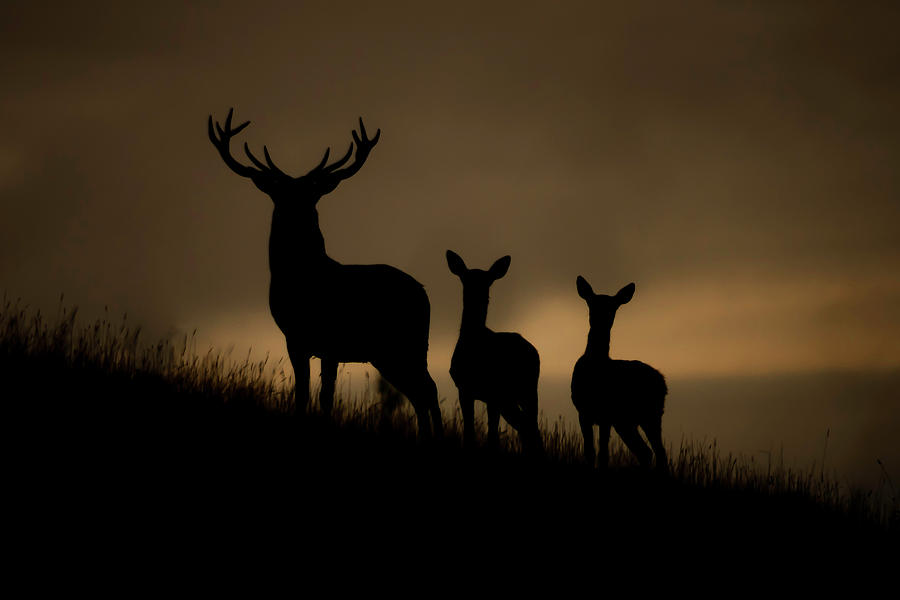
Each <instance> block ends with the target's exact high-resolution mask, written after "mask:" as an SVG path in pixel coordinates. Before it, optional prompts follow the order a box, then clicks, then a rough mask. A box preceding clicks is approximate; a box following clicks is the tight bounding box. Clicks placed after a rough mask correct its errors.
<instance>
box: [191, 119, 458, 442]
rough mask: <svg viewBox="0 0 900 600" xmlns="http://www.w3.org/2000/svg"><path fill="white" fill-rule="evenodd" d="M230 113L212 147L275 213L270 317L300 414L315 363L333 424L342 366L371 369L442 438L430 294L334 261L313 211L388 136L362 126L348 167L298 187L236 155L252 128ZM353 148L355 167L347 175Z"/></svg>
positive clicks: (423, 430) (319, 170)
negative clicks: (431, 360) (236, 141)
mask: <svg viewBox="0 0 900 600" xmlns="http://www.w3.org/2000/svg"><path fill="white" fill-rule="evenodd" d="M233 113H234V109H231V110H229V111H228V117H227V118H226V119H225V126H224V128H223V127H222V126H220V125H219V123H218V122H215V123H213V118H212V116H211V115H210V117H209V139H210V141H211V142H212V143H213V145H214V146H215V147H216V149H217V150H218V151H219V154H220V155H221V156H222V160H223V161H225V164H226V165H227V166H228V167H229V168H230V169H231V170H232V171H234V172H235V173H237V174H238V175H241V176H242V177H247V178H249V179H250V180H251V181H252V182H253V183H254V185H256V187H257V188H258V189H259V190H260V191H262V192H264V193H265V194H267V195H268V196H269V197H270V198H271V199H272V202H273V203H274V210H273V212H272V229H271V233H270V235H269V269H270V271H271V281H270V286H269V308H270V310H271V312H272V317H273V318H274V319H275V323H276V324H277V325H278V327H279V328H280V329H281V331H282V333H284V336H285V340H286V342H287V349H288V355H289V356H290V360H291V364H292V365H293V367H294V372H295V379H296V388H295V393H294V398H295V407H296V409H297V412H298V413H299V412H302V411H303V410H305V408H306V405H307V403H308V401H309V361H310V358H312V357H313V356H315V357H318V358H320V359H321V368H322V388H321V392H320V395H319V401H320V404H321V406H322V409H323V411H324V412H325V413H326V414H329V413H330V412H331V408H332V405H333V399H334V384H335V378H336V377H337V367H338V363H341V362H368V363H371V364H372V365H373V366H374V367H375V368H376V369H378V371H379V373H380V374H381V376H382V377H384V378H385V379H386V380H388V381H389V382H390V383H391V384H393V386H394V387H395V388H397V389H398V390H399V391H400V392H401V393H403V395H405V396H406V397H407V398H408V399H409V401H410V402H411V403H412V405H413V408H414V409H415V411H416V417H417V421H418V426H419V433H420V435H423V436H425V437H428V436H430V435H431V433H434V434H435V435H440V434H441V433H442V432H443V422H442V419H441V411H440V407H439V406H438V400H437V388H436V387H435V384H434V380H433V379H432V378H431V375H430V374H429V373H428V364H427V360H428V359H427V353H428V329H429V322H430V313H431V306H430V304H429V301H428V295H427V294H426V293H425V288H424V287H422V284H420V283H419V282H418V281H416V280H415V279H413V278H412V277H410V276H409V275H407V274H406V273H404V272H403V271H400V270H399V269H396V268H394V267H390V266H387V265H344V264H341V263H339V262H337V261H335V260H334V259H332V258H330V257H329V256H328V255H327V254H326V252H325V240H324V238H323V237H322V232H321V231H320V229H319V214H318V212H317V210H316V203H317V202H318V201H319V199H320V198H321V197H322V196H324V195H325V194H328V193H329V192H331V191H333V190H334V189H335V188H336V187H337V186H338V184H339V183H340V182H341V181H343V180H345V179H347V178H349V177H352V176H353V175H354V174H356V172H357V171H359V169H360V167H362V166H363V164H364V163H365V162H366V158H368V156H369V152H371V150H372V148H373V147H374V146H375V144H376V143H378V139H379V138H380V136H381V130H380V129H379V130H378V131H376V132H375V136H374V137H373V138H371V139H369V138H368V136H367V134H366V128H365V126H364V125H363V121H362V118H360V119H359V133H357V132H356V131H355V130H354V131H353V132H352V136H353V142H351V143H350V148H349V149H348V150H347V152H346V154H344V156H343V157H342V158H340V159H338V160H337V161H335V162H333V163H331V164H328V155H329V153H330V151H331V149H330V148H328V149H326V150H325V155H324V156H323V157H322V160H321V161H320V162H319V164H318V165H316V166H315V167H313V169H312V170H310V171H309V172H308V173H306V174H305V175H301V176H299V177H292V176H290V175H287V174H285V173H284V172H283V171H282V170H281V169H279V168H278V167H277V166H276V165H275V163H274V162H273V161H272V158H271V156H270V155H269V150H268V148H266V147H265V146H263V155H264V156H265V163H263V162H262V161H260V160H259V159H257V158H256V157H255V156H254V155H253V153H251V152H250V148H249V146H248V145H247V144H246V143H245V144H244V152H245V153H246V154H247V158H248V159H250V162H251V163H253V166H248V165H244V164H242V163H241V162H240V161H238V160H236V159H235V158H234V157H233V156H232V155H231V150H230V142H231V138H232V137H234V136H235V135H237V134H238V133H239V132H240V131H241V130H242V129H244V128H245V127H246V126H247V125H249V124H250V121H247V122H245V123H242V124H241V125H238V126H237V127H232V125H231V119H232V115H233ZM354 144H355V145H356V155H355V156H354V159H353V162H352V163H350V164H349V165H348V166H346V167H344V165H345V164H346V163H347V162H348V161H349V160H350V157H351V155H352V154H353V147H354ZM341 167H343V168H341ZM429 414H430V416H431V423H430V424H429V421H428V417H429ZM432 428H433V432H432Z"/></svg>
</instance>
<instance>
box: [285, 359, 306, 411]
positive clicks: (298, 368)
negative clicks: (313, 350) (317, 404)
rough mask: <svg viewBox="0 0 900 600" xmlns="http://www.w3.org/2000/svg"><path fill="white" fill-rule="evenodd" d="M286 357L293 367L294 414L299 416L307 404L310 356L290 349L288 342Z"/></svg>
mask: <svg viewBox="0 0 900 600" xmlns="http://www.w3.org/2000/svg"><path fill="white" fill-rule="evenodd" d="M288 356H290V358H291V366H293V367H294V412H295V413H296V414H298V415H301V414H303V413H304V412H305V411H306V406H307V404H309V359H310V355H309V354H306V353H305V352H302V351H300V350H298V349H297V348H296V347H292V346H291V343H290V342H288Z"/></svg>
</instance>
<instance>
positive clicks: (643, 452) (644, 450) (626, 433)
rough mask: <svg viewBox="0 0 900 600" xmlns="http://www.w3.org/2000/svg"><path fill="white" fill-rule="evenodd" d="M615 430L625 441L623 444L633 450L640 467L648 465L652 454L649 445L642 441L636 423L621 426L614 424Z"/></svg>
mask: <svg viewBox="0 0 900 600" xmlns="http://www.w3.org/2000/svg"><path fill="white" fill-rule="evenodd" d="M616 431H617V432H618V433H619V437H620V438H622V441H623V442H625V445H626V446H628V449H629V450H631V451H632V452H634V455H635V456H636V457H637V459H638V462H639V463H640V464H641V467H649V466H650V459H651V458H652V456H653V454H652V453H651V452H650V447H649V446H648V445H647V443H646V442H644V439H643V438H642V437H641V434H640V433H638V430H637V425H624V426H622V427H621V428H620V427H619V426H618V425H616Z"/></svg>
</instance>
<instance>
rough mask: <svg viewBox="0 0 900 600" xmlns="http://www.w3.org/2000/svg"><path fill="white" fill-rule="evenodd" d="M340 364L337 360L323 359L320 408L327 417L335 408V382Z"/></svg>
mask: <svg viewBox="0 0 900 600" xmlns="http://www.w3.org/2000/svg"><path fill="white" fill-rule="evenodd" d="M337 368H338V363H337V361H336V360H331V359H327V358H323V359H322V388H321V389H320V390H319V406H321V407H322V412H323V413H325V414H326V415H330V414H331V409H332V407H334V382H335V381H336V380H337Z"/></svg>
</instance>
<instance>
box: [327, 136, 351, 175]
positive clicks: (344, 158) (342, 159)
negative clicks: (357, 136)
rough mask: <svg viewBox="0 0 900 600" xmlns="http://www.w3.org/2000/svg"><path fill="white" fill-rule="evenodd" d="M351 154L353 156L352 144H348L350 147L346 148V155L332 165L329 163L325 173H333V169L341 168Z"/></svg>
mask: <svg viewBox="0 0 900 600" xmlns="http://www.w3.org/2000/svg"><path fill="white" fill-rule="evenodd" d="M352 154H353V142H350V147H349V148H347V153H346V154H345V155H344V156H342V157H341V158H340V159H339V160H336V161H334V162H333V163H331V164H330V165H328V166H327V167H325V172H326V173H330V172H331V171H334V170H335V169H337V168H339V167H341V166H343V164H344V163H345V162H347V161H348V160H350V156H351V155H352ZM326 156H327V155H326ZM322 164H325V163H324V162H323V163H322Z"/></svg>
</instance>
